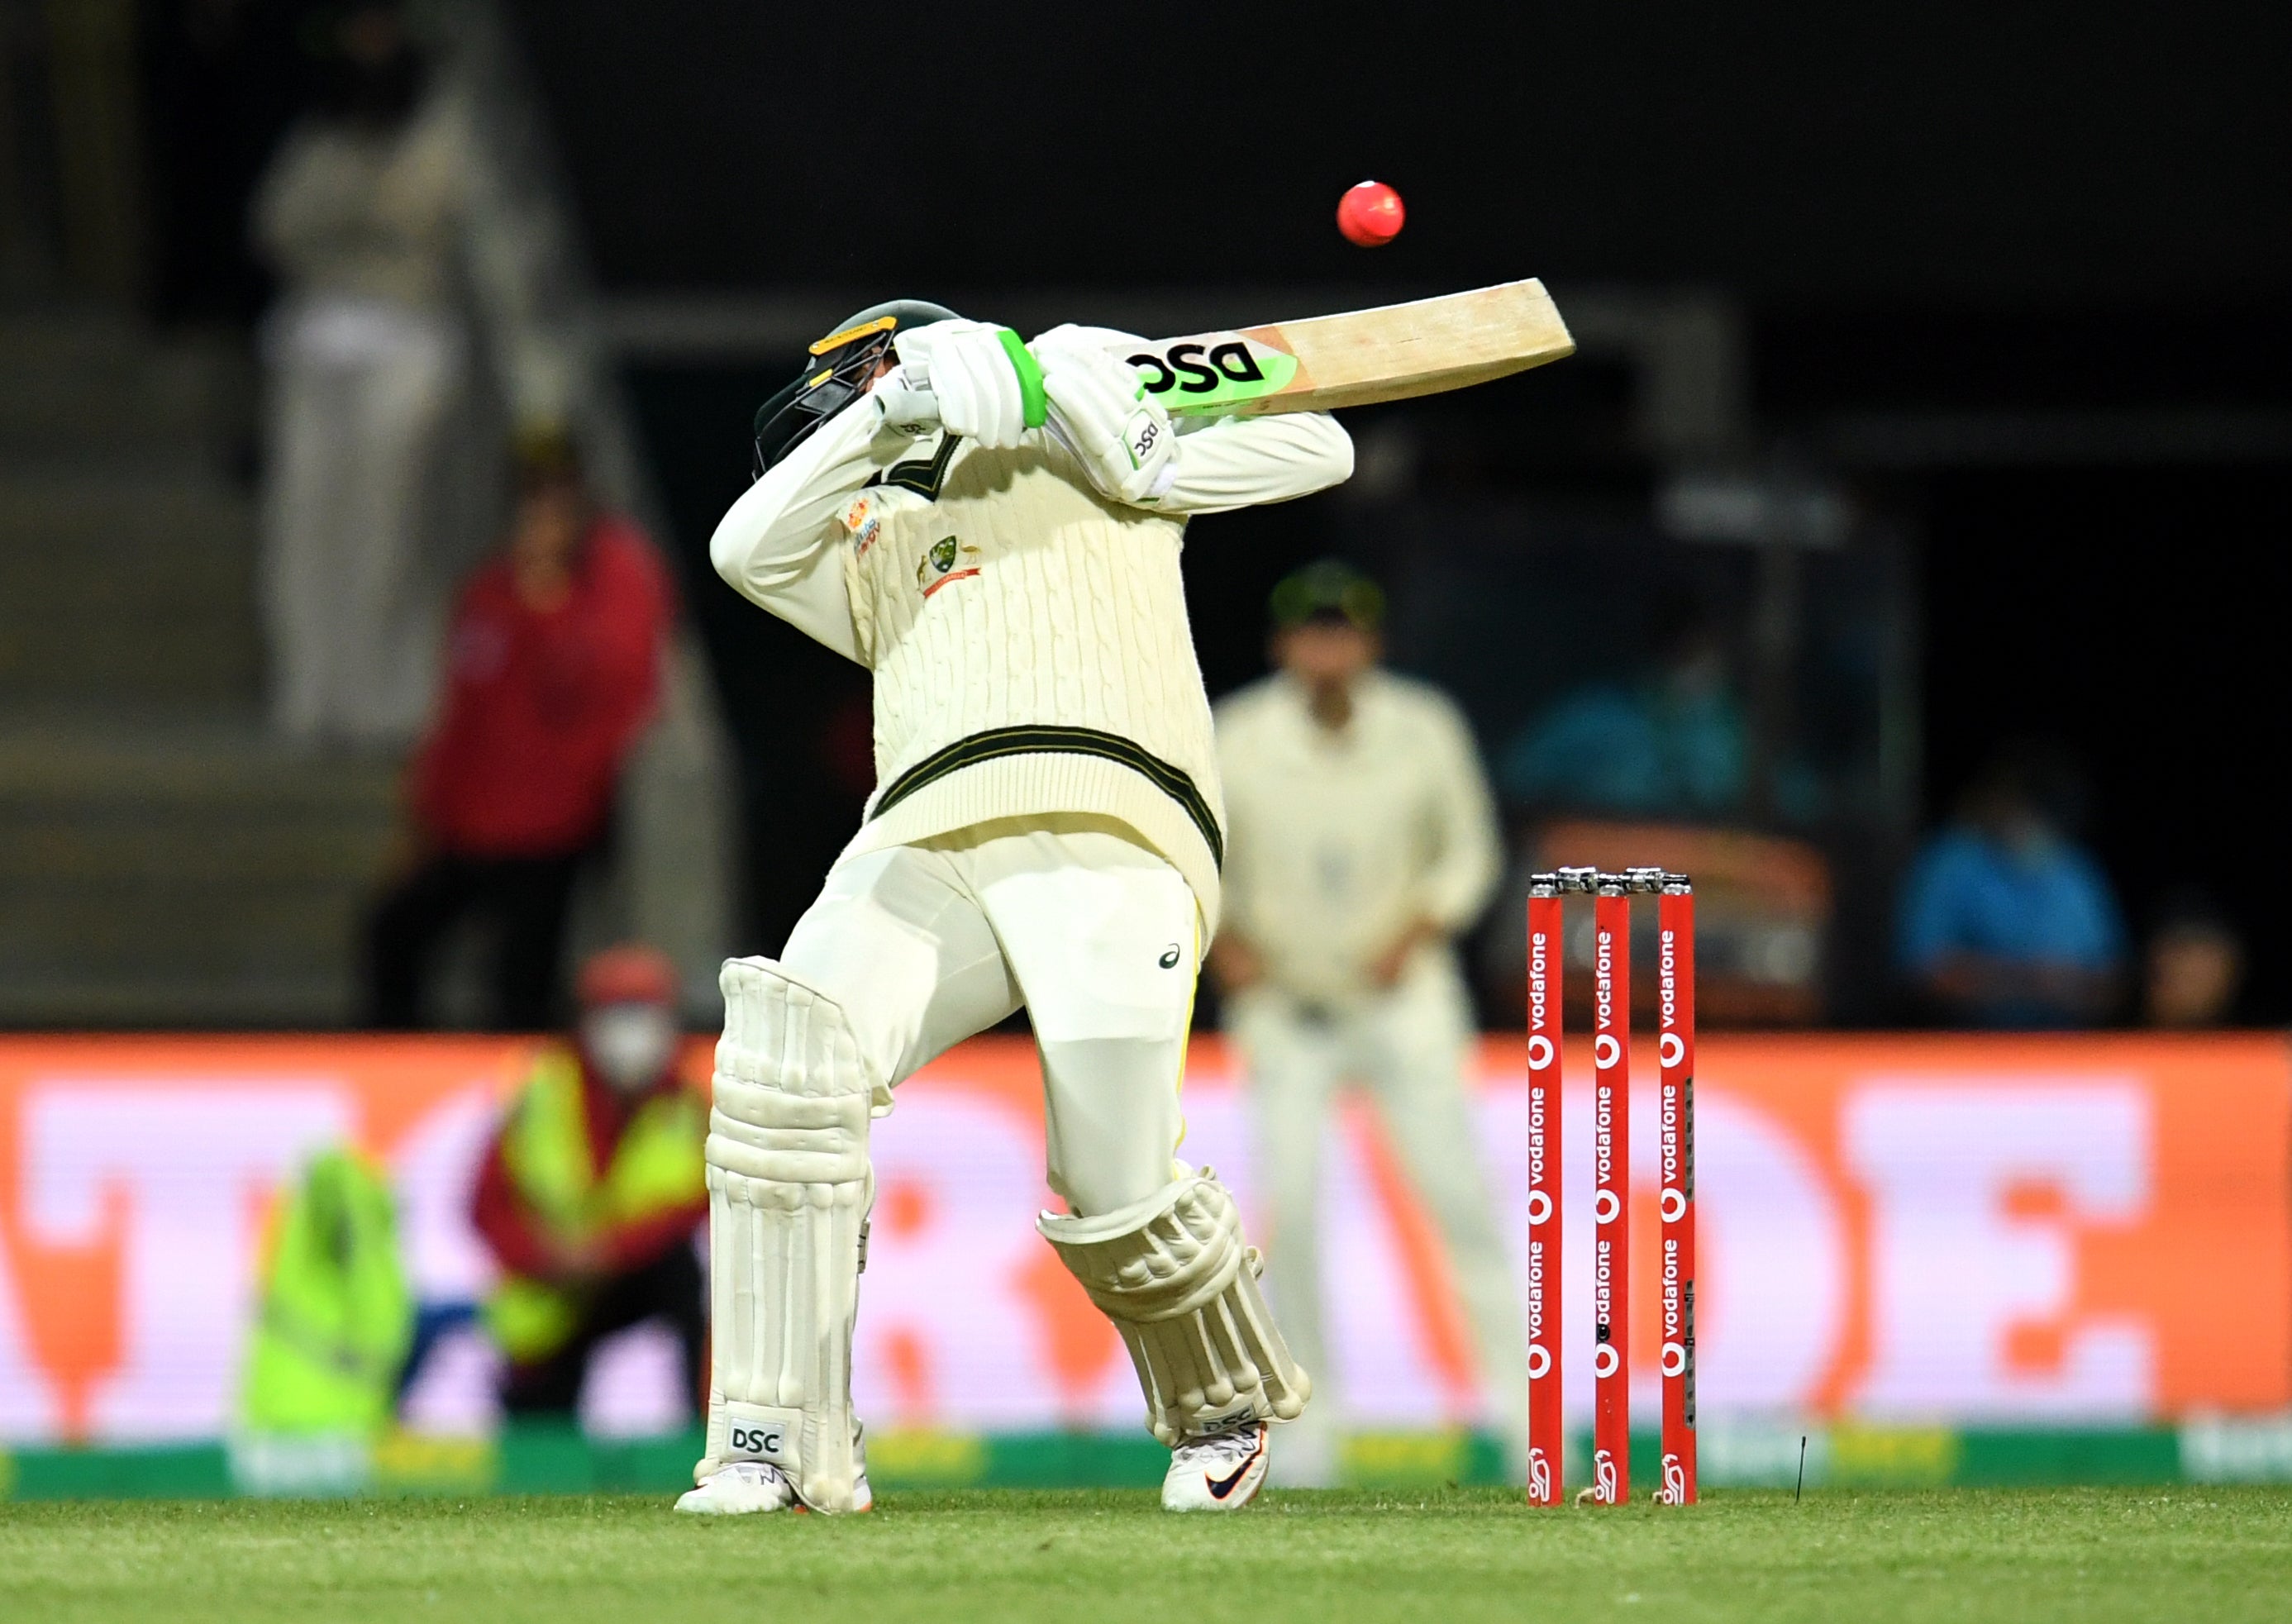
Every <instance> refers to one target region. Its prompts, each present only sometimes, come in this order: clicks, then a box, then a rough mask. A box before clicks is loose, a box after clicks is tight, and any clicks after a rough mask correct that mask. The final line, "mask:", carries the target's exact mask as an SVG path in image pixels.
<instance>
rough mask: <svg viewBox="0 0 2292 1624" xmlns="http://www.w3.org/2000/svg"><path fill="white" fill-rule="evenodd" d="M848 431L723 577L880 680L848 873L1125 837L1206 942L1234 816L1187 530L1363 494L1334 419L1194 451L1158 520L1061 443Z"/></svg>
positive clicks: (1272, 420)
mask: <svg viewBox="0 0 2292 1624" xmlns="http://www.w3.org/2000/svg"><path fill="white" fill-rule="evenodd" d="M872 416H873V414H872V413H871V412H869V411H868V410H867V409H866V408H864V407H863V408H855V409H851V410H847V411H846V412H844V413H843V415H842V416H838V417H836V418H835V419H833V420H832V421H830V422H829V423H828V424H826V425H825V426H824V427H823V428H822V429H821V430H820V431H819V432H817V433H815V434H814V435H813V436H812V437H811V439H810V440H806V441H805V442H804V443H803V445H801V446H799V447H798V448H796V449H795V451H794V452H793V453H791V454H790V455H789V456H787V458H786V459H784V460H783V461H782V462H781V463H780V464H779V465H778V466H776V467H774V468H773V469H772V470H771V472H770V473H767V474H765V476H764V477H763V479H761V480H759V481H757V482H756V483H755V485H754V486H752V487H751V488H750V489H749V490H748V492H747V495H745V496H743V497H741V498H740V500H739V501H738V502H737V503H735V504H734V505H733V507H732V509H731V511H730V513H727V514H726V515H725V517H724V520H723V521H722V523H721V524H720V525H719V526H718V527H717V530H716V535H715V537H714V540H713V542H712V543H711V544H710V554H711V557H712V558H713V559H714V562H715V565H716V569H717V571H718V572H719V573H720V574H721V575H722V576H723V577H724V578H725V579H726V580H727V581H729V582H730V583H731V584H732V586H735V587H736V588H738V590H739V591H740V592H741V593H742V594H744V595H745V596H747V597H748V598H749V599H750V600H752V601H753V602H756V603H758V604H760V605H762V606H763V608H765V609H767V610H771V612H772V613H774V614H776V615H779V617H780V618H783V619H786V620H787V621H789V622H790V623H791V624H793V625H795V626H797V627H799V628H800V629H801V630H803V631H804V632H805V633H807V634H810V635H811V636H812V637H815V638H817V639H819V641H820V642H824V643H826V644H827V646H829V647H830V648H833V649H835V650H836V651H837V652H839V653H842V654H843V655H845V656H847V657H848V658H851V659H855V660H857V661H859V662H860V663H861V664H862V665H865V666H867V667H869V668H870V669H871V670H873V671H874V672H875V674H876V689H875V720H876V792H875V794H874V796H871V797H870V799H869V801H868V812H867V818H866V821H865V822H864V823H863V824H862V826H861V828H860V832H859V834H858V835H857V836H854V838H853V840H852V842H851V844H850V846H848V847H847V848H846V850H845V855H846V856H847V857H849V856H852V855H856V854H857V853H859V852H868V851H876V850H878V849H881V848H883V847H885V846H891V845H902V844H914V843H916V842H919V841H924V840H928V839H930V838H932V837H933V836H940V835H946V834H951V833H954V832H956V831H957V830H960V829H964V828H970V827H972V826H973V825H976V824H981V823H986V822H990V821H993V820H998V819H1005V818H1038V817H1046V816H1055V815H1058V814H1062V813H1068V814H1073V813H1079V814H1085V815H1095V816H1100V817H1105V818H1109V819H1112V820H1116V821H1118V822H1119V823H1120V824H1122V825H1123V826H1124V827H1126V828H1128V829H1130V830H1132V831H1133V832H1134V834H1135V835H1136V836H1137V837H1138V838H1139V839H1141V840H1142V842H1144V843H1145V844H1147V845H1149V846H1150V847H1151V848H1153V849H1154V850H1155V851H1157V852H1160V853H1161V854H1162V855H1163V856H1165V857H1166V858H1167V859H1168V860H1170V862H1171V863H1172V864H1173V865H1174V866H1175V867H1176V868H1177V869H1178V870H1179V872H1181V873H1182V874H1183V875H1184V876H1185V877H1186V879H1187V881H1188V883H1189V884H1190V885H1192V886H1193V888H1194V894H1195V896H1196V898H1197V899H1198V901H1199V902H1200V904H1201V908H1202V913H1203V918H1204V922H1205V925H1206V927H1207V929H1213V930H1214V929H1215V925H1216V922H1217V915H1218V907H1219V883H1218V869H1219V865H1220V863H1221V861H1222V860H1223V853H1224V841H1225V834H1224V821H1225V813H1224V807H1223V801H1222V799H1221V796H1220V791H1219V787H1218V776H1217V758H1216V752H1215V748H1214V747H1213V744H1212V739H1211V731H1210V712H1209V703H1208V699H1207V696H1206V694H1205V693H1204V691H1203V688H1202V678H1201V670H1200V667H1199V666H1198V664H1197V663H1196V660H1195V658H1194V650H1193V638H1192V633H1191V630H1190V627H1189V626H1188V624H1187V620H1186V602H1185V586H1184V582H1183V579H1182V577H1181V574H1180V571H1179V567H1178V559H1179V553H1180V551H1181V548H1182V545H1183V541H1184V529H1185V518H1186V516H1187V515H1188V514H1190V513H1206V512H1216V511H1220V510H1223V509H1228V508H1234V507H1242V506H1247V505H1254V504H1256V503H1262V502H1272V501H1280V500H1284V499H1287V498H1288V497H1296V496H1303V495H1304V494H1306V493H1307V492H1309V491H1312V490H1317V489H1321V488H1322V487H1324V486H1327V485H1330V484H1334V483H1336V481H1340V480H1342V479H1344V477H1345V476H1346V474H1348V473H1350V472H1351V471H1352V447H1351V444H1350V442H1349V441H1348V440H1346V438H1345V435H1344V430H1342V429H1340V428H1339V427H1338V426H1337V425H1336V422H1335V421H1334V420H1333V419H1330V418H1328V417H1324V416H1283V417H1261V418H1246V419H1245V418H1237V419H1231V420H1223V421H1217V422H1213V423H1209V424H1203V425H1200V426H1199V427H1198V428H1195V429H1192V430H1191V431H1190V432H1185V433H1184V434H1183V436H1182V439H1181V440H1180V451H1179V457H1178V476H1177V481H1176V483H1175V484H1174V486H1173V487H1172V488H1171V489H1170V490H1169V492H1168V493H1167V494H1166V496H1165V497H1163V499H1162V501H1161V502H1160V503H1159V504H1158V505H1157V506H1156V508H1155V509H1153V510H1151V511H1149V510H1145V509H1141V508H1134V507H1128V506H1125V505H1121V504H1119V503H1116V502H1111V501H1110V500H1108V499H1107V498H1105V497H1102V496H1100V495H1099V494H1098V492H1097V491H1096V490H1094V489H1093V488H1092V487H1091V484H1090V482H1089V481H1088V479H1087V478H1086V477H1085V474H1084V473H1083V470H1082V468H1081V466H1080V465H1079V464H1077V462H1076V461H1075V460H1074V459H1073V458H1072V457H1071V456H1069V454H1068V453H1067V451H1066V450H1065V449H1064V448H1062V447H1061V446H1060V445H1059V444H1058V443H1057V441H1056V440H1053V439H1052V438H1051V437H1050V436H1049V435H1047V434H1045V433H1042V432H1033V433H1030V434H1029V435H1028V436H1027V438H1026V440H1025V442H1024V443H1023V444H1021V446H1020V447H1019V448H1017V449H1015V450H1012V451H984V450H981V449H979V448H976V447H972V446H970V445H967V444H964V442H962V441H960V440H956V439H954V438H952V437H948V436H939V435H934V436H931V437H927V438H925V439H924V440H908V439H907V438H905V437H902V436H900V435H896V434H890V433H876V432H874V429H873V424H872V421H871V420H872Z"/></svg>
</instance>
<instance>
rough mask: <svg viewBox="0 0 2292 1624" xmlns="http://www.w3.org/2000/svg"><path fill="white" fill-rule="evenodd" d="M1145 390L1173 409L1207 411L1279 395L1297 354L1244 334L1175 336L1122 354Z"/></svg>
mask: <svg viewBox="0 0 2292 1624" xmlns="http://www.w3.org/2000/svg"><path fill="white" fill-rule="evenodd" d="M1124 359H1125V360H1127V361H1128V362H1129V363H1130V364H1131V365H1132V366H1133V367H1135V368H1138V375H1139V381H1140V382H1141V383H1142V384H1145V385H1146V391H1147V392H1148V393H1149V394H1151V395H1154V396H1156V397H1158V398H1159V399H1160V400H1161V401H1162V404H1163V405H1164V406H1165V407H1167V408H1170V409H1171V410H1173V411H1181V412H1185V411H1208V410H1215V409H1217V408H1222V407H1231V406H1237V405H1239V404H1241V403H1242V402H1244V401H1247V400H1261V399H1263V397H1265V396H1267V395H1271V394H1279V392H1281V391H1282V390H1283V389H1284V388H1286V387H1287V385H1288V384H1289V381H1290V380H1291V379H1292V378H1294V377H1295V376H1297V361H1296V358H1295V357H1294V356H1290V355H1285V354H1283V353H1282V352H1281V351H1279V350H1276V349H1274V348H1272V347H1271V345H1267V344H1261V343H1254V342H1253V341H1251V340H1249V339H1247V338H1239V337H1228V336H1224V335H1210V336H1206V337H1198V338H1175V339H1172V340H1171V341H1170V342H1169V343H1165V344H1157V345H1155V346H1153V347H1152V348H1150V349H1145V350H1140V351H1136V352H1135V353H1134V354H1131V355H1128V356H1126V357H1124Z"/></svg>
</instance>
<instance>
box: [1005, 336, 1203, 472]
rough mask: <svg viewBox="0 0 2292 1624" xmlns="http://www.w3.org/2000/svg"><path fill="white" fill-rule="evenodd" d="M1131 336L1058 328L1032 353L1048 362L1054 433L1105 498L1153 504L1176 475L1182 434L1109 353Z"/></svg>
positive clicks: (1129, 371)
mask: <svg viewBox="0 0 2292 1624" xmlns="http://www.w3.org/2000/svg"><path fill="white" fill-rule="evenodd" d="M1125 338H1126V335H1124V334H1120V333H1116V332H1111V331H1110V330H1108V329H1106V328H1103V327H1053V328H1052V329H1051V330H1050V331H1049V332H1047V333H1045V334H1043V335H1041V336H1040V337H1038V338H1037V339H1036V340H1035V342H1034V343H1032V344H1030V345H1029V346H1028V348H1029V349H1030V350H1032V351H1034V352H1035V356H1036V359H1037V360H1040V361H1041V362H1042V365H1043V393H1044V395H1045V397H1047V399H1048V400H1049V402H1050V427H1051V432H1052V433H1053V434H1055V435H1057V436H1058V438H1059V440H1060V442H1061V444H1062V445H1064V446H1065V447H1066V448H1067V449H1069V451H1071V452H1073V453H1074V455H1075V457H1076V460H1077V461H1078V462H1080V463H1081V464H1082V465H1083V470H1084V472H1085V473H1087V474H1089V476H1090V482H1091V483H1092V484H1094V485H1095V486H1096V487H1097V488H1098V490H1099V494H1100V495H1102V496H1104V497H1109V498H1110V499H1112V500H1114V501H1117V502H1122V503H1126V504H1127V505H1130V506H1133V507H1151V506H1153V505H1155V504H1156V503H1157V502H1158V501H1160V500H1161V499H1162V497H1163V496H1164V494H1165V493H1166V492H1167V491H1168V490H1169V489H1170V487H1171V485H1172V484H1173V483H1174V482H1175V481H1176V480H1177V477H1178V436H1177V434H1176V432H1174V430H1173V429H1172V428H1171V427H1170V414H1169V413H1167V412H1166V411H1164V410H1163V409H1162V403H1161V402H1160V401H1159V400H1155V399H1154V397H1153V396H1151V395H1150V394H1148V393H1147V392H1146V386H1145V384H1142V383H1141V382H1139V379H1138V374H1137V373H1136V372H1135V371H1134V369H1133V368H1130V367H1129V366H1128V365H1127V364H1126V363H1125V362H1123V361H1122V360H1118V359H1117V358H1116V357H1115V356H1113V355H1112V354H1110V353H1109V352H1108V346H1109V345H1110V344H1118V343H1122V342H1123V341H1124V339H1125Z"/></svg>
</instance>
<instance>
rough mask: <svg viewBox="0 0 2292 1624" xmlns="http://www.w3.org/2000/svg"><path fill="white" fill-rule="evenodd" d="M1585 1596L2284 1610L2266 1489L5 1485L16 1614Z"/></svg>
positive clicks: (1835, 1614) (1092, 1612)
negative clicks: (745, 1509) (804, 1497)
mask: <svg viewBox="0 0 2292 1624" xmlns="http://www.w3.org/2000/svg"><path fill="white" fill-rule="evenodd" d="M1595 1609H1596V1610H1599V1612H1598V1614H1596V1615H1595V1613H1594V1610H1595ZM1593 1616H1613V1617H1616V1618H1618V1619H1626V1620H1627V1619H1633V1618H1646V1619H1649V1620H1657V1619H1665V1620H1675V1619H1727V1620H1731V1619H1743V1620H1797V1619H1808V1620H1813V1619H1821V1620H1842V1619H1843V1620H1851V1621H1852V1624H1870V1621H1872V1620H1894V1619H1910V1620H1927V1619H1932V1620H1988V1619H1997V1620H2014V1621H2015V1624H2030V1620H2049V1619H2061V1620H2078V1624H2096V1621H2097V1620H2118V1619H2124V1620H2134V1619H2138V1620H2177V1619H2191V1620H2196V1619H2201V1620H2223V1621H2225V1620H2247V1619H2249V1620H2283V1619H2285V1618H2286V1617H2287V1616H2292V1489H2283V1488H2238V1489H2231V1488H2188V1487H2175V1488H2147V1489H2045V1490H1997V1489H1952V1490H1941V1491H1925V1492H1902V1491H1893V1492H1851V1491H1829V1492H1825V1493H1820V1494H1812V1493H1811V1494H1809V1495H1808V1496H1807V1497H1806V1499H1805V1500H1804V1502H1803V1503H1801V1504H1798V1505H1794V1504H1792V1501H1791V1498H1790V1496H1789V1494H1788V1493H1780V1494H1778V1493H1773V1492H1768V1491H1733V1492H1724V1493H1718V1494H1715V1495H1713V1496H1712V1497H1710V1498H1709V1499H1707V1501H1706V1502H1705V1503H1704V1504H1703V1505H1702V1506H1700V1507H1696V1508H1694V1509H1692V1510H1690V1511H1684V1512H1682V1511H1667V1510H1664V1509H1661V1508H1659V1507H1652V1506H1644V1505H1642V1506H1633V1507H1626V1508H1624V1509H1622V1510H1618V1511H1595V1510H1592V1509H1589V1508H1585V1509H1578V1510H1568V1511H1539V1512H1530V1511H1529V1510H1527V1509H1526V1508H1525V1507H1522V1506H1521V1505H1520V1503H1519V1502H1518V1501H1517V1500H1516V1499H1514V1497H1513V1495H1512V1494H1511V1493H1510V1492H1509V1491H1503V1490H1481V1489H1464V1490H1453V1491H1451V1490H1437V1491H1432V1492H1429V1493H1424V1494H1416V1493H1408V1494H1400V1493H1377V1492H1373V1491H1337V1492H1331V1493H1326V1494H1310V1493H1298V1494H1269V1495H1268V1496H1266V1497H1265V1499H1263V1500H1262V1501H1261V1502H1260V1503H1259V1504H1258V1505H1257V1506H1255V1507H1252V1508H1251V1509H1250V1510H1248V1511H1247V1512H1245V1513H1243V1514H1241V1515H1237V1516H1220V1517H1208V1516H1193V1517H1184V1518H1180V1517H1173V1516H1166V1515H1163V1513H1162V1512H1161V1511H1160V1510H1159V1509H1158V1507H1156V1505H1155V1502H1154V1499H1153V1498H1152V1496H1151V1495H1150V1494H1149V1493H1144V1492H1138V1491H1126V1490H1095V1491H1016V1490H983V1491H967V1492H964V1493H958V1494H921V1493H917V1494H895V1495H887V1496H886V1497H885V1498H884V1501H883V1503H882V1505H881V1507H880V1508H879V1509H878V1510H877V1511H876V1513H875V1514H874V1515H871V1516H864V1517H849V1518H838V1519H829V1518H825V1517H809V1516H771V1517H750V1518H742V1519H736V1520H732V1521H727V1522H714V1521H704V1520H700V1519H685V1518H681V1517H676V1516H674V1515H671V1514H670V1513H669V1511H668V1509H667V1507H666V1503H665V1502H664V1501H663V1500H661V1499H656V1498H650V1497H647V1498H635V1497H572V1496H565V1497H551V1498H543V1499H471V1500H467V1501H455V1500H452V1499H368V1500H335V1501H263V1500H229V1501H205V1502H200V1501H175V1502H162V1501H132V1502H120V1501H77V1502H75V1501H48V1502H27V1503H20V1504H14V1505H4V1506H0V1619H5V1620H9V1621H10V1624H36V1621H44V1620H84V1619H85V1620H117V1619H130V1618H133V1619H153V1620H161V1621H162V1624H197V1621H198V1620H270V1619H280V1620H286V1619H291V1620H319V1619H324V1620H369V1619H391V1620H404V1619H421V1620H449V1621H450V1620H482V1621H483V1624H518V1621H520V1620H537V1621H545V1624H569V1621H571V1620H588V1619H611V1620H630V1621H635V1620H680V1619H694V1620H697V1619H713V1618H727V1619H731V1618H739V1619H836V1618H850V1619H852V1620H866V1621H867V1624H876V1621H878V1620H886V1621H888V1620H928V1621H929V1624H950V1621H951V1620H969V1619H991V1620H1035V1619H1041V1620H1059V1621H1060V1624H1113V1620H1128V1619H1142V1618H1186V1619H1204V1620H1207V1619H1219V1620H1247V1621H1250V1624H1255V1621H1256V1620H1313V1621H1314V1624H1330V1621H1332V1620H1350V1619H1411V1620H1416V1619H1421V1620H1439V1621H1440V1624H1462V1621H1463V1620H1480V1619H1506V1620H1521V1619H1545V1618H1548V1619H1570V1620H1578V1619H1584V1618H1588V1617H1593Z"/></svg>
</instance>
